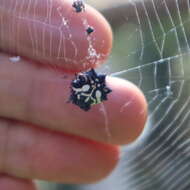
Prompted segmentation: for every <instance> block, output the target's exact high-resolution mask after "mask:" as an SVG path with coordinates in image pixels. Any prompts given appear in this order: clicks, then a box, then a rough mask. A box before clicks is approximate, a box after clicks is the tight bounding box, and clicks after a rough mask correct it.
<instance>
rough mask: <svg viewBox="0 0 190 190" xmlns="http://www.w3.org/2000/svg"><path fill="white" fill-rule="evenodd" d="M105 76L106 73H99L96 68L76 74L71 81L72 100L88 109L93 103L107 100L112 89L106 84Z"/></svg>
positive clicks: (85, 109)
mask: <svg viewBox="0 0 190 190" xmlns="http://www.w3.org/2000/svg"><path fill="white" fill-rule="evenodd" d="M105 78H106V75H101V74H99V75H98V74H97V73H96V72H95V71H94V69H91V70H90V71H88V72H84V73H78V74H76V77H75V79H74V80H73V81H72V83H71V95H70V102H72V103H73V104H75V105H77V106H79V107H80V108H81V109H83V110H84V111H88V110H89V109H90V108H91V106H92V105H94V104H99V103H101V102H102V101H105V100H107V94H109V93H110V92H112V90H111V89H109V88H108V87H107V86H106V82H105Z"/></svg>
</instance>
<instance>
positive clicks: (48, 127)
mask: <svg viewBox="0 0 190 190" xmlns="http://www.w3.org/2000/svg"><path fill="white" fill-rule="evenodd" d="M1 1H2V2H1ZM23 2H25V3H26V4H27V2H28V1H26V0H24V1H23ZM44 2H45V0H40V1H38V5H37V7H38V8H37V11H36V12H37V16H36V17H35V19H36V21H41V20H43V19H44V17H45V15H46V14H45V8H44V6H43V3H44ZM54 3H55V4H54V5H53V6H55V7H56V6H57V4H59V5H61V6H62V13H63V14H64V17H65V18H66V19H69V20H70V21H71V28H72V30H70V31H69V32H70V33H71V34H72V36H73V37H72V40H73V41H72V42H74V43H75V44H77V49H78V51H80V54H77V56H73V48H71V47H72V42H71V40H70V41H68V42H67V48H66V49H63V51H66V54H67V56H68V57H70V59H69V61H68V60H67V59H62V60H59V59H57V58H56V52H57V51H58V47H59V45H58V43H59V40H58V39H59V38H60V33H58V32H57V33H56V32H53V35H52V39H53V40H52V42H53V48H52V52H51V54H48V56H44V50H45V52H46V51H47V52H48V51H49V49H48V48H47V49H46V47H48V46H42V44H41V43H39V45H38V47H37V46H36V47H37V49H36V51H37V52H38V53H35V54H33V53H32V52H33V51H34V46H32V42H31V41H30V40H28V36H27V31H25V28H26V24H30V25H31V24H32V23H30V19H25V20H22V21H20V20H17V17H16V16H15V15H17V10H16V11H15V12H14V13H11V12H10V11H9V8H10V7H11V6H13V5H12V1H11V0H7V1H3V0H0V5H1V6H0V18H3V19H4V20H3V19H0V20H1V22H2V20H3V23H4V27H1V28H0V34H1V35H0V36H1V38H0V49H1V53H0V105H1V106H0V172H1V175H0V189H2V190H4V189H5V190H6V189H12V187H14V190H17V189H18V190H36V187H35V185H34V183H33V182H32V180H33V179H42V180H49V181H54V182H62V183H92V182H96V181H98V180H100V179H102V178H104V177H106V176H107V175H108V174H109V173H110V172H111V171H112V170H113V169H114V167H115V166H116V164H117V162H118V160H119V145H124V144H128V143H131V142H133V141H134V140H136V138H137V137H138V136H139V135H140V134H141V132H142V130H143V128H144V124H145V122H146V117H147V104H146V100H145V98H144V96H143V94H142V92H141V91H140V90H139V89H138V88H137V87H136V86H134V85H133V84H131V83H130V82H128V81H124V80H121V79H117V78H111V77H107V79H106V80H107V81H106V83H107V85H108V87H109V88H111V89H112V90H113V92H112V93H110V94H109V97H108V98H109V100H108V101H106V102H104V104H103V105H102V104H99V105H95V106H93V107H92V109H91V110H90V111H88V112H84V111H83V110H81V109H80V108H78V107H77V106H75V105H73V104H70V103H67V100H68V98H69V95H70V83H71V80H72V79H73V77H74V74H75V72H76V71H83V70H85V69H87V68H92V67H97V66H98V65H99V64H100V63H103V61H104V60H105V59H106V57H107V56H108V54H109V53H110V51H111V46H112V33H111V29H110V27H109V25H108V24H107V22H106V21H105V19H104V18H103V17H101V16H100V15H99V13H98V12H96V11H95V10H94V9H92V8H90V7H87V8H86V11H85V12H84V13H81V15H82V16H85V18H86V19H88V22H89V23H90V24H91V25H93V27H94V28H95V31H96V32H94V33H93V34H92V38H94V39H96V40H95V41H94V44H93V47H94V48H95V50H96V52H98V53H99V54H101V55H102V56H100V57H99V58H98V59H97V58H96V60H94V59H89V58H88V55H87V49H88V45H87V44H88V43H87V36H86V35H84V26H83V27H81V19H80V18H81V17H79V16H78V15H77V16H76V13H75V12H73V9H72V10H70V9H71V8H72V6H71V1H64V3H63V2H62V4H61V1H58V0H57V1H54ZM24 6H25V4H23V7H24ZM26 10H27V9H24V8H23V17H24V18H26V17H27V18H33V15H32V14H33V13H32V11H28V12H27V11H26ZM63 10H67V11H65V12H64V11H63ZM71 11H72V13H70V12H71ZM68 12H69V13H70V14H68ZM97 17H98V19H97V20H96V19H95V18H97ZM52 20H53V21H52V22H53V23H51V24H55V25H56V24H57V25H58V26H59V25H60V23H58V16H57V15H56V14H53V16H52ZM5 21H6V22H5ZM36 21H35V22H34V23H33V24H34V25H35V24H36V25H35V27H36V28H37V29H38V31H40V30H43V28H41V27H42V25H40V24H39V22H36ZM13 23H19V27H18V31H16V32H15V35H13V34H12V33H11V32H9V31H10V30H9V27H10V26H11V24H13ZM15 30H16V29H15ZM46 30H47V32H50V33H51V30H52V27H49V26H48V27H47V28H46ZM76 31H77V32H76ZM61 32H62V33H63V34H64V35H67V33H68V30H66V29H65V28H64V27H63V28H62V30H61ZM11 34H12V35H11ZM2 36H3V37H2ZM18 36H19V37H18ZM37 38H39V39H37V40H38V41H40V40H41V36H40V35H37ZM45 38H46V40H45V41H48V40H49V39H48V36H46V37H45ZM18 39H19V40H18ZM102 41H104V43H100V42H102ZM81 42H83V43H81ZM44 47H45V49H44ZM15 53H17V54H18V55H21V56H22V58H21V60H20V61H18V62H16V63H13V62H11V61H10V59H9V58H10V56H12V55H14V54H15ZM84 60H85V63H86V64H85V66H84V65H83V61H84ZM103 107H104V108H103ZM105 110H106V113H105V112H104V111H105Z"/></svg>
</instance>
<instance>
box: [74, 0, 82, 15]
mask: <svg viewBox="0 0 190 190" xmlns="http://www.w3.org/2000/svg"><path fill="white" fill-rule="evenodd" d="M72 6H73V7H74V8H75V11H76V12H77V13H80V12H82V11H84V10H85V5H84V3H83V2H82V1H81V0H76V1H74V2H73V5H72Z"/></svg>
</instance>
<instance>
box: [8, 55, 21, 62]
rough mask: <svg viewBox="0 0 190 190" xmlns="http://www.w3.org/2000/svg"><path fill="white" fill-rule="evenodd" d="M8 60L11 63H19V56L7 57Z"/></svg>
mask: <svg viewBox="0 0 190 190" xmlns="http://www.w3.org/2000/svg"><path fill="white" fill-rule="evenodd" d="M9 60H10V61H11V62H13V63H16V62H18V61H20V56H14V57H9Z"/></svg>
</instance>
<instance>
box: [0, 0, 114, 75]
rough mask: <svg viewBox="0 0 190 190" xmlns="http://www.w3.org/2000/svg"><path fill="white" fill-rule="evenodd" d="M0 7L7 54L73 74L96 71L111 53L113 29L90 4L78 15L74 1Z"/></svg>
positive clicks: (0, 38) (0, 37)
mask: <svg viewBox="0 0 190 190" xmlns="http://www.w3.org/2000/svg"><path fill="white" fill-rule="evenodd" d="M0 4H1V8H0V23H1V26H3V27H1V28H0V49H1V51H3V52H7V53H11V54H14V55H19V56H23V57H25V58H29V59H32V60H34V61H35V62H39V63H42V64H48V65H49V64H52V65H53V66H55V67H57V66H58V67H60V68H62V69H63V70H65V71H69V72H78V71H83V70H87V69H89V68H93V67H95V66H96V65H98V64H100V63H102V62H103V61H104V60H105V59H106V58H107V56H108V55H109V53H110V50H111V46H112V32H111V29H110V27H109V25H108V23H107V22H106V20H105V19H104V18H103V17H102V16H101V15H100V14H99V13H98V12H97V11H96V10H94V9H93V8H91V7H89V6H88V5H85V7H84V9H83V10H82V11H81V12H78V11H76V9H75V8H74V7H73V1H71V0H64V1H61V0H54V1H52V0H50V1H49V0H38V1H31V0H30V1H28V0H23V1H22V2H21V3H18V1H12V0H6V1H4V0H0ZM91 29H92V30H91ZM92 31H93V32H92ZM90 32H91V33H90Z"/></svg>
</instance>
